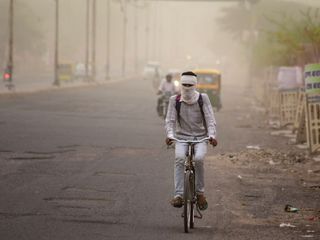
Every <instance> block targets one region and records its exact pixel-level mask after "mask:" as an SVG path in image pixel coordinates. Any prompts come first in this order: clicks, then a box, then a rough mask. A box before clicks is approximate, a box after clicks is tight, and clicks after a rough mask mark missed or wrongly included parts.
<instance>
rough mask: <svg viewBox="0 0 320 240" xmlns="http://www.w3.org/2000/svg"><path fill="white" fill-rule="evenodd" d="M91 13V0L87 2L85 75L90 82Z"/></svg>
mask: <svg viewBox="0 0 320 240" xmlns="http://www.w3.org/2000/svg"><path fill="white" fill-rule="evenodd" d="M89 11H90V0H87V1H86V33H85V34H86V36H85V39H86V46H85V49H86V52H85V74H86V81H88V80H89V15H90V14H89V13H90V12H89Z"/></svg>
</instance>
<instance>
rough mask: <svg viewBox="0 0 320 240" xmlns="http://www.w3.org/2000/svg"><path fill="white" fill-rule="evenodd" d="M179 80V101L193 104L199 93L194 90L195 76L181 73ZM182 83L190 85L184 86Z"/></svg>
mask: <svg viewBox="0 0 320 240" xmlns="http://www.w3.org/2000/svg"><path fill="white" fill-rule="evenodd" d="M180 82H181V101H183V102H185V103H187V104H194V103H196V102H197V101H198V98H199V93H198V92H197V91H196V85H197V77H195V76H190V75H183V76H181V79H180ZM182 84H190V85H193V86H192V87H185V86H183V85H182Z"/></svg>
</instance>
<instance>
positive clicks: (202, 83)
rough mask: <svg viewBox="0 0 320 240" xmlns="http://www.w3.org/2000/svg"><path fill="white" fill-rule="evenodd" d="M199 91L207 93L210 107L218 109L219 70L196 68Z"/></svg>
mask: <svg viewBox="0 0 320 240" xmlns="http://www.w3.org/2000/svg"><path fill="white" fill-rule="evenodd" d="M193 72H194V73H195V74H197V79H198V85H197V88H198V90H199V92H202V93H206V94H208V96H209V98H210V101H211V104H212V107H214V108H216V109H217V111H219V110H220V109H221V108H222V104H221V98H220V97H221V72H220V71H218V70H215V69H196V70H194V71H193Z"/></svg>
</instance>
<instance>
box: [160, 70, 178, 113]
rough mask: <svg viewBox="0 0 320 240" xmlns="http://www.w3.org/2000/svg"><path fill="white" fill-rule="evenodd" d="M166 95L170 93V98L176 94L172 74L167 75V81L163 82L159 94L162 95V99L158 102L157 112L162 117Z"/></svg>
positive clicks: (163, 80)
mask: <svg viewBox="0 0 320 240" xmlns="http://www.w3.org/2000/svg"><path fill="white" fill-rule="evenodd" d="M165 93H170V95H169V96H171V95H174V94H175V93H176V87H175V86H174V83H173V81H172V75H171V74H167V75H166V78H165V79H162V80H161V83H160V86H159V89H158V92H157V94H158V95H160V97H159V98H158V102H157V112H158V115H159V116H160V117H161V116H162V114H163V109H162V106H161V103H162V101H163V99H164V95H163V94H165Z"/></svg>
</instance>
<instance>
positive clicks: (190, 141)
mask: <svg viewBox="0 0 320 240" xmlns="http://www.w3.org/2000/svg"><path fill="white" fill-rule="evenodd" d="M170 139H171V140H174V141H176V142H180V143H201V142H204V141H206V140H209V139H210V137H205V138H202V139H200V140H181V139H177V138H170Z"/></svg>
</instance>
